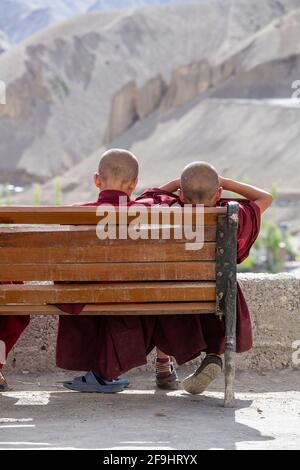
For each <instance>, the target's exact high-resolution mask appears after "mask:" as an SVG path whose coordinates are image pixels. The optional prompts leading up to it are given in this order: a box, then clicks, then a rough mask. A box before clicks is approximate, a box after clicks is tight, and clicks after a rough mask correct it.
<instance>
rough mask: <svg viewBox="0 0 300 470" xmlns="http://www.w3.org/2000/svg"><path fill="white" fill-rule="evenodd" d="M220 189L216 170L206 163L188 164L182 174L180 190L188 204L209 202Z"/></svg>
mask: <svg viewBox="0 0 300 470" xmlns="http://www.w3.org/2000/svg"><path fill="white" fill-rule="evenodd" d="M219 187H220V183H219V176H218V173H217V171H216V169H215V168H214V167H213V166H212V165H210V164H209V163H206V162H193V163H190V164H189V165H188V166H186V167H185V169H184V170H183V172H182V175H181V189H182V192H183V194H184V197H185V199H186V202H189V203H190V204H204V203H206V202H208V201H211V200H212V199H213V197H214V196H215V194H216V193H217V191H218V189H219Z"/></svg>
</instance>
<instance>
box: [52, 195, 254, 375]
mask: <svg viewBox="0 0 300 470" xmlns="http://www.w3.org/2000/svg"><path fill="white" fill-rule="evenodd" d="M120 196H123V197H124V196H125V194H124V193H122V192H119V191H109V190H107V191H102V192H101V193H100V196H99V199H98V201H97V202H95V203H88V204H83V205H93V206H98V205H101V204H112V205H116V206H117V205H118V202H119V197H120ZM127 201H128V205H132V204H134V202H132V201H130V200H129V198H128V200H127ZM137 202H138V203H142V204H145V205H153V204H168V205H173V204H177V203H178V202H179V199H178V198H177V197H176V196H174V195H173V194H171V193H168V192H166V191H162V190H159V189H153V190H152V189H151V190H148V191H146V192H144V193H143V194H142V195H141V196H139V198H137ZM252 204H253V203H249V202H247V203H245V208H247V207H249V208H250V207H252V209H253V211H254V212H253V214H252V216H250V213H249V214H248V210H245V217H244V219H245V220H243V212H242V211H243V209H241V211H240V212H242V217H241V224H240V225H241V227H244V226H246V225H249V224H250V225H251V224H252V226H253V228H252V243H253V241H254V239H255V237H256V236H257V234H258V231H259V216H258V212H259V209H258V207H257V206H256V205H255V204H253V206H252ZM242 207H244V206H242ZM255 208H257V210H256V209H255ZM254 213H256V218H257V227H256V229H255V228H254V221H253V220H252V218H251V217H254ZM248 219H249V220H248ZM250 219H251V222H250ZM246 232H247V230H244V232H243V233H245V234H246ZM243 233H242V232H241V237H240V238H239V240H241V241H240V242H239V243H240V245H241V250H243V253H244V256H245V255H246V253H247V250H248V251H249V249H250V247H251V244H250V240H248V239H247V236H246V235H243ZM248 238H249V237H248ZM239 302H241V305H242V307H243V308H242V309H241V308H239V312H242V313H243V314H244V316H245V317H247V318H248V325H247V324H246V323H247V322H246V320H243V321H242V322H241V321H240V320H241V317H240V314H239V324H240V323H242V326H241V327H240V326H239V328H238V329H239V331H242V332H243V331H244V330H245V331H246V333H247V334H248V336H247V334H246V333H245V334H244V333H243V334H244V336H245V339H244V340H239V341H238V351H239V352H242V351H246V350H247V349H250V348H251V346H252V340H251V324H250V319H249V312H248V310H247V312H246V308H247V307H245V306H246V304H245V301H244V300H243V298H242V297H241V296H239ZM83 307H84V305H76V306H74V305H60V306H59V308H60V309H61V310H62V311H64V312H67V313H73V314H78V313H80V312H81V311H82V309H83ZM249 331H250V337H249ZM243 334H240V335H239V337H242V336H243ZM155 346H156V347H158V348H159V349H160V350H162V351H164V352H165V353H166V354H169V355H170V356H174V357H175V359H176V361H177V362H178V364H184V363H185V362H188V361H190V360H192V359H194V358H195V357H197V356H199V354H200V353H201V352H202V351H206V352H214V353H218V354H221V353H222V352H223V350H224V323H223V322H222V321H220V320H219V319H218V318H217V317H214V316H213V315H210V316H209V315H206V316H203V315H168V316H111V317H110V316H99V317H88V316H86V317H80V316H75V315H74V316H68V317H63V316H61V317H60V320H59V330H58V338H57V365H58V367H61V368H63V369H68V370H77V371H88V370H93V371H95V372H97V373H98V374H99V375H101V376H102V377H104V378H105V379H114V378H116V377H118V376H119V375H122V374H123V373H125V372H127V371H128V370H130V369H132V368H134V367H138V366H141V365H143V364H145V363H146V361H147V355H148V354H149V353H150V352H151V350H152V349H153V348H154V347H155Z"/></svg>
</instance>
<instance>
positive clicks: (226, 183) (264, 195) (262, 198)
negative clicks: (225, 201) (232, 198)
mask: <svg viewBox="0 0 300 470" xmlns="http://www.w3.org/2000/svg"><path fill="white" fill-rule="evenodd" d="M220 186H222V188H223V189H225V190H226V191H231V192H233V193H237V194H240V195H241V196H243V197H245V198H246V199H249V200H250V201H254V202H255V203H256V204H257V205H258V207H259V208H260V211H261V213H263V212H265V211H266V210H267V209H268V207H270V205H271V204H272V202H273V197H272V194H270V193H268V192H267V191H264V190H263V189H260V188H256V187H255V186H251V185H250V184H245V183H240V182H238V181H234V180H231V179H229V178H223V177H220Z"/></svg>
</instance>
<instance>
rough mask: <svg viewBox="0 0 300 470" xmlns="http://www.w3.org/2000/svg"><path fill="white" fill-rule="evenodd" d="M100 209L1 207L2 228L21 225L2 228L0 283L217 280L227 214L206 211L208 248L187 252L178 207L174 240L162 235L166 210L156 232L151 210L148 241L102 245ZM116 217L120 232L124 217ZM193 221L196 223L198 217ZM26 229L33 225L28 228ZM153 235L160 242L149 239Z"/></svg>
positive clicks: (145, 218)
mask: <svg viewBox="0 0 300 470" xmlns="http://www.w3.org/2000/svg"><path fill="white" fill-rule="evenodd" d="M96 210H97V208H95V207H59V208H50V207H41V208H30V207H29V208H28V207H26V208H25V207H10V208H0V223H1V224H18V226H15V227H14V226H13V227H2V228H1V229H0V268H1V269H0V281H17V280H20V279H21V280H23V281H49V280H53V281H66V282H68V281H70V282H72V281H76V282H98V281H102V282H122V281H127V282H128V281H200V280H202V281H205V280H206V281H208V280H209V281H213V280H215V278H216V269H215V259H216V256H215V254H216V227H217V220H218V216H220V215H224V214H226V209H224V208H212V209H205V214H204V224H205V225H204V227H202V226H201V227H198V229H199V230H203V233H204V246H203V248H202V249H200V250H187V249H186V243H187V242H188V240H187V238H186V237H185V236H184V234H183V237H182V238H181V239H175V234H174V227H175V226H176V228H177V230H178V217H177V219H176V216H175V215H174V214H175V212H176V211H177V216H178V213H179V212H180V209H178V208H177V209H176V210H172V209H170V211H169V214H170V239H163V238H162V230H163V228H166V224H164V223H163V222H162V217H163V213H164V220H166V218H165V215H166V211H165V210H164V212H161V211H160V210H159V209H157V213H158V214H159V217H160V219H161V221H160V222H159V224H157V225H156V226H155V227H153V226H151V223H150V224H149V222H151V221H150V218H149V217H150V210H149V211H148V212H147V213H146V214H143V217H142V225H140V230H141V231H144V233H145V232H147V234H148V239H138V240H131V239H124V240H120V239H113V240H111V239H106V240H100V239H99V238H98V236H97V234H96V225H97V224H99V222H101V220H103V217H100V216H97V214H96ZM112 211H113V209H112ZM108 212H109V211H108ZM113 212H114V216H116V222H115V223H116V226H118V229H119V228H120V224H121V220H120V212H119V211H117V212H115V211H113ZM105 215H106V216H107V213H106V214H105ZM123 217H124V215H123ZM140 220H141V219H139V223H140ZM158 220H159V219H158ZM191 221H192V224H195V222H196V219H195V217H193V218H192V219H191ZM133 222H134V217H133V216H129V217H128V218H127V223H128V224H132V223H133ZM112 223H114V222H112ZM20 224H23V227H22V226H21V227H20ZM27 224H32V226H31V227H26V226H25V225H27ZM46 224H47V225H48V226H47V225H46ZM53 224H64V225H61V226H53ZM67 224H72V225H67ZM86 224H88V225H86ZM45 225H46V226H45ZM150 230H152V235H153V233H155V238H157V239H151V238H150V236H149V233H150ZM194 230H196V227H195V226H194ZM116 232H117V237H118V230H117V231H116Z"/></svg>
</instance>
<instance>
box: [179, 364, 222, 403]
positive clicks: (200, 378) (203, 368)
mask: <svg viewBox="0 0 300 470" xmlns="http://www.w3.org/2000/svg"><path fill="white" fill-rule="evenodd" d="M222 370H223V362H222V359H221V358H220V357H219V356H215V355H208V356H206V357H205V359H203V361H202V363H201V365H200V367H198V369H197V370H196V372H194V373H193V374H192V375H190V376H189V377H187V378H186V379H184V381H183V382H182V388H183V390H185V391H186V392H188V393H192V394H193V395H198V394H200V393H203V392H204V391H205V390H206V389H207V388H208V387H209V385H210V384H211V383H212V382H213V381H214V380H215V379H216V378H217V377H218V376H219V375H220V374H221V373H222Z"/></svg>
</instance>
